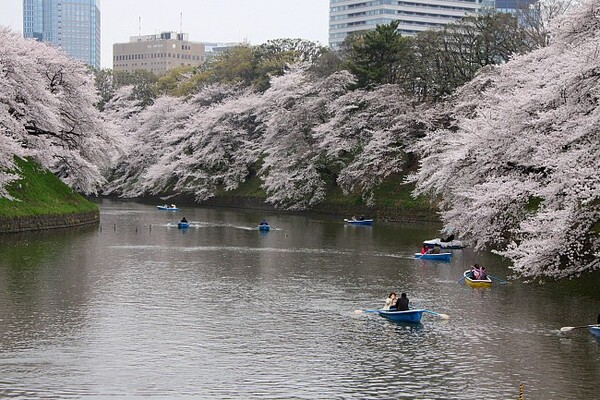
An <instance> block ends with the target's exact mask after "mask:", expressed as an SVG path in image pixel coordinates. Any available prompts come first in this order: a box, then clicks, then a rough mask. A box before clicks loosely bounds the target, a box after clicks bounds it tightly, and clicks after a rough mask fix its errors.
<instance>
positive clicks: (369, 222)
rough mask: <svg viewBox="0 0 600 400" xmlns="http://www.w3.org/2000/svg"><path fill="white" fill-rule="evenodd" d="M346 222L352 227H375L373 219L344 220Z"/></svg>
mask: <svg viewBox="0 0 600 400" xmlns="http://www.w3.org/2000/svg"><path fill="white" fill-rule="evenodd" d="M344 222H345V223H347V224H350V225H373V220H372V219H347V218H344Z"/></svg>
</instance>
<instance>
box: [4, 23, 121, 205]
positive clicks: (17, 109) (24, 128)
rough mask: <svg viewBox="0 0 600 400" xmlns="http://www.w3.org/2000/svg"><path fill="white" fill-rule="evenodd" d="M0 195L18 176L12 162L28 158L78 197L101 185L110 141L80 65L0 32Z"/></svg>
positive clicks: (91, 86)
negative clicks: (60, 181)
mask: <svg viewBox="0 0 600 400" xmlns="http://www.w3.org/2000/svg"><path fill="white" fill-rule="evenodd" d="M0 76H1V79H0V159H1V161H0V169H1V170H2V172H1V173H0V195H2V194H4V195H6V191H5V186H6V184H7V183H8V182H9V181H11V180H13V179H15V178H16V177H17V176H18V173H11V172H9V171H11V170H12V169H14V168H15V166H14V164H13V162H12V160H13V157H14V156H19V157H31V158H32V159H34V160H35V161H36V162H38V163H39V164H41V165H42V166H44V167H46V168H49V169H50V170H51V171H53V172H54V173H55V174H56V175H57V176H58V177H59V178H61V179H62V180H63V181H65V183H67V184H69V185H70V186H72V187H73V188H74V189H76V190H78V191H82V192H84V193H92V192H95V191H96V190H97V188H98V187H99V186H100V185H101V184H103V183H104V178H103V177H102V172H103V170H104V169H105V168H107V167H108V163H107V159H108V157H106V154H107V153H108V152H109V151H110V148H111V138H110V136H109V135H107V133H106V132H105V131H104V129H103V124H102V121H101V119H100V115H99V113H98V111H97V110H96V109H95V107H94V104H95V103H96V101H97V96H96V93H95V87H94V84H93V75H92V74H91V72H90V71H89V70H88V69H87V67H86V66H85V65H83V64H82V63H80V62H77V61H74V60H71V59H69V58H68V57H67V56H66V55H65V54H64V53H62V52H60V51H59V50H56V49H53V48H51V47H49V46H48V45H46V44H43V43H39V42H36V41H32V40H25V39H23V38H21V37H20V36H19V35H18V34H17V33H15V32H12V31H10V30H8V29H7V28H0Z"/></svg>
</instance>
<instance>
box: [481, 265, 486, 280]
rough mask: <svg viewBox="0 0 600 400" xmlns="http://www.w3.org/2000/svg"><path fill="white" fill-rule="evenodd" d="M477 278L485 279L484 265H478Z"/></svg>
mask: <svg viewBox="0 0 600 400" xmlns="http://www.w3.org/2000/svg"><path fill="white" fill-rule="evenodd" d="M479 279H480V280H483V279H487V274H486V273H485V267H483V266H482V267H480V268H479Z"/></svg>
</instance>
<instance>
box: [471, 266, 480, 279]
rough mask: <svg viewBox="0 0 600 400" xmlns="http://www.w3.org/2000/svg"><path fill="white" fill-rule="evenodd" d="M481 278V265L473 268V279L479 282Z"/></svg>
mask: <svg viewBox="0 0 600 400" xmlns="http://www.w3.org/2000/svg"><path fill="white" fill-rule="evenodd" d="M480 276H481V268H480V267H479V264H475V265H473V266H472V267H471V279H475V280H479V277H480Z"/></svg>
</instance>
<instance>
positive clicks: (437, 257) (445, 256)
mask: <svg viewBox="0 0 600 400" xmlns="http://www.w3.org/2000/svg"><path fill="white" fill-rule="evenodd" d="M451 257H452V253H425V254H421V253H415V258H417V259H420V260H434V261H450V258H451Z"/></svg>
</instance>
